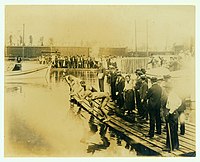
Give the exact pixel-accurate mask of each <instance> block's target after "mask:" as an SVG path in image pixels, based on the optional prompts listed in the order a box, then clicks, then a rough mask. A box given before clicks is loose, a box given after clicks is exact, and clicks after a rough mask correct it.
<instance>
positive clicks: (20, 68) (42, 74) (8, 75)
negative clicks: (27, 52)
mask: <svg viewBox="0 0 200 162" xmlns="http://www.w3.org/2000/svg"><path fill="white" fill-rule="evenodd" d="M24 29H25V24H23V39H22V41H23V42H22V44H23V46H22V58H21V57H19V56H18V57H17V59H16V61H17V62H15V63H13V62H11V63H10V65H9V66H7V67H6V71H5V72H4V76H5V82H6V83H7V82H16V81H17V82H24V81H25V80H26V81H28V80H29V81H30V80H31V81H33V79H34V81H36V79H37V80H38V79H46V80H48V79H49V72H50V68H51V65H44V64H38V63H35V62H31V61H27V62H26V61H25V60H24V33H25V32H24Z"/></svg>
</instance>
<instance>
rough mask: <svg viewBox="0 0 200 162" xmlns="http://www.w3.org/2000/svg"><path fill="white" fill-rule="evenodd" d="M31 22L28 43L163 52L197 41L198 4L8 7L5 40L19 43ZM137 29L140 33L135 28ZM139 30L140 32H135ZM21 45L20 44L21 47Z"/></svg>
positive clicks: (27, 32) (26, 41) (27, 34)
mask: <svg viewBox="0 0 200 162" xmlns="http://www.w3.org/2000/svg"><path fill="white" fill-rule="evenodd" d="M23 24H25V43H26V44H28V42H29V36H30V35H32V36H33V45H38V44H39V38H40V37H44V44H45V45H48V44H49V39H50V38H53V41H54V45H61V46H62V45H81V42H82V45H87V44H88V42H89V43H90V44H89V45H92V46H124V47H128V48H132V49H134V48H135V44H136V43H135V40H136V37H137V48H138V50H143V49H146V46H147V26H148V48H149V49H150V50H151V49H152V50H163V49H165V48H166V46H167V47H168V48H170V47H171V46H172V45H173V44H174V43H176V44H185V45H189V44H190V40H191V37H192V38H194V37H195V7H194V6H189V5H187V6H175V5H173V6H166V5H165V6H155V5H154V6H150V5H148V6H134V5H115V6H113V5H107V6H106V5H38V6H34V5H9V6H6V7H5V39H6V44H8V42H9V39H8V38H9V35H10V34H12V35H13V41H14V42H15V43H16V42H17V40H19V36H20V35H22V26H23ZM135 26H136V30H135ZM135 31H136V32H135ZM16 44H17V43H16Z"/></svg>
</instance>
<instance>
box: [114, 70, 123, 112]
mask: <svg viewBox="0 0 200 162" xmlns="http://www.w3.org/2000/svg"><path fill="white" fill-rule="evenodd" d="M124 87H125V79H124V77H123V76H122V74H121V72H120V71H118V72H117V80H116V83H115V88H116V98H117V105H118V106H119V109H120V111H121V112H122V113H123V110H122V109H123V106H124V96H123V92H124Z"/></svg>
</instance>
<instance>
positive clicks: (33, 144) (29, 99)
mask: <svg viewBox="0 0 200 162" xmlns="http://www.w3.org/2000/svg"><path fill="white" fill-rule="evenodd" d="M66 73H68V74H72V75H75V76H78V77H79V78H81V79H84V80H86V83H88V84H90V85H94V86H97V85H98V84H97V73H96V72H95V71H94V72H90V71H73V72H66ZM89 121H90V115H89V114H88V113H86V112H83V111H81V112H76V111H75V109H72V108H70V102H69V87H68V86H67V84H66V83H65V81H64V80H63V71H53V72H52V73H51V76H50V82H48V83H47V82H41V83H34V82H33V83H12V84H11V83H10V84H5V122H4V124H5V156H136V152H135V150H134V149H131V148H129V147H127V142H126V141H125V140H122V137H121V136H120V135H119V134H117V133H116V132H114V131H113V130H110V129H109V128H107V127H106V126H104V125H97V126H91V124H90V123H89ZM131 150H132V151H131Z"/></svg>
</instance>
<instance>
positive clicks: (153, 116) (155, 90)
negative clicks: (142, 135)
mask: <svg viewBox="0 0 200 162" xmlns="http://www.w3.org/2000/svg"><path fill="white" fill-rule="evenodd" d="M157 80H158V79H157V78H156V77H152V78H151V83H152V86H151V88H149V90H148V93H147V99H148V111H149V116H150V130H149V134H148V135H146V137H150V138H153V137H154V130H155V124H156V134H158V135H160V134H161V117H160V107H161V94H162V89H161V87H160V86H159V85H158V83H157Z"/></svg>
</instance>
